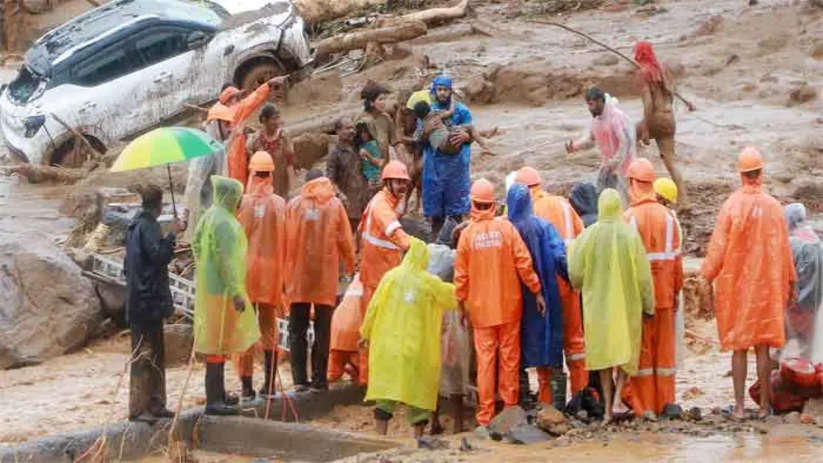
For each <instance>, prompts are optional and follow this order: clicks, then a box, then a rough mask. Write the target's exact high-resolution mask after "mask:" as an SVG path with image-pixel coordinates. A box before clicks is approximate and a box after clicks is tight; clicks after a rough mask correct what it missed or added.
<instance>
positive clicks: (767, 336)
mask: <svg viewBox="0 0 823 463" xmlns="http://www.w3.org/2000/svg"><path fill="white" fill-rule="evenodd" d="M763 167H764V164H763V158H762V156H761V155H760V152H759V151H758V150H757V149H756V148H753V147H747V148H745V149H744V150H743V151H742V152H741V153H740V155H739V156H738V158H737V171H738V172H739V173H740V179H741V181H742V184H743V185H742V186H741V187H740V188H738V189H737V191H735V192H734V193H732V195H731V196H730V197H729V199H727V200H726V202H725V203H723V206H722V207H721V208H720V213H719V215H718V217H717V225H716V227H715V229H714V232H713V233H712V238H711V241H710V243H709V249H708V252H707V255H706V260H705V261H704V262H703V267H702V268H701V274H702V275H703V277H704V278H705V280H706V281H707V282H715V285H714V290H715V291H714V307H715V313H716V315H717V332H718V336H719V339H720V345H721V347H722V349H723V350H726V351H728V350H731V351H733V352H734V353H733V354H732V377H733V380H734V399H735V406H734V411H733V414H732V416H733V417H734V418H736V419H743V418H745V415H744V413H745V411H744V410H745V409H744V397H745V396H744V393H745V382H746V367H747V362H746V354H747V352H748V350H749V349H750V348H752V347H754V348H755V351H756V353H757V377H758V380H759V381H760V384H770V381H769V377H770V374H771V369H772V364H771V359H770V358H769V348H770V347H773V348H779V347H782V346H783V344H784V343H785V341H786V334H785V328H784V315H783V312H784V311H785V310H786V307H788V306H789V303H790V302H791V299H792V290H793V288H794V283H795V281H796V280H797V277H796V275H795V271H794V264H793V263H792V252H791V248H790V246H789V236H788V231H787V228H786V219H785V217H784V216H783V208H782V207H780V203H778V202H777V200H776V199H774V198H773V197H772V196H770V195H769V194H768V193H766V192H765V191H764V190H763ZM769 389H770V388H768V387H761V388H760V412H759V415H758V416H760V417H766V416H768V415H769V414H770V413H771V408H770V405H769V404H770V397H769V392H770V391H769Z"/></svg>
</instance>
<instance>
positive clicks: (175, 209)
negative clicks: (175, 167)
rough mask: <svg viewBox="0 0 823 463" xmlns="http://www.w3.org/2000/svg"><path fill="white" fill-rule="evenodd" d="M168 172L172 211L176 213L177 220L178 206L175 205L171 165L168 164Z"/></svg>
mask: <svg viewBox="0 0 823 463" xmlns="http://www.w3.org/2000/svg"><path fill="white" fill-rule="evenodd" d="M166 172H168V174H169V190H170V191H171V209H172V211H174V219H175V220H177V205H176V204H175V203H174V184H173V183H172V181H171V165H169V164H166Z"/></svg>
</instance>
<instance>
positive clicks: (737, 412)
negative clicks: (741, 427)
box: [732, 407, 746, 421]
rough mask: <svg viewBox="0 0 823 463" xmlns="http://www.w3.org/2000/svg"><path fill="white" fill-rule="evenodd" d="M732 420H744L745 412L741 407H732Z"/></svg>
mask: <svg viewBox="0 0 823 463" xmlns="http://www.w3.org/2000/svg"><path fill="white" fill-rule="evenodd" d="M732 419H733V420H736V421H743V420H745V419H746V410H745V409H744V408H743V407H734V411H733V412H732Z"/></svg>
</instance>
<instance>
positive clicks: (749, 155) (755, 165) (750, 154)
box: [737, 146, 763, 173]
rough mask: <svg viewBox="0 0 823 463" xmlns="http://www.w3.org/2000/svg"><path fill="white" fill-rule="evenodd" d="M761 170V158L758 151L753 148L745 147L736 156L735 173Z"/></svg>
mask: <svg viewBox="0 0 823 463" xmlns="http://www.w3.org/2000/svg"><path fill="white" fill-rule="evenodd" d="M762 168H763V156H761V155H760V151H758V150H757V148H755V147H753V146H747V147H746V148H744V149H743V151H741V152H740V155H739V156H737V171H738V172H740V173H743V172H751V171H754V170H760V169H762Z"/></svg>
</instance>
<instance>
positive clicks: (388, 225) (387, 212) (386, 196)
mask: <svg viewBox="0 0 823 463" xmlns="http://www.w3.org/2000/svg"><path fill="white" fill-rule="evenodd" d="M398 204H399V201H398V199H397V198H395V197H394V195H393V194H392V193H391V191H389V189H388V188H383V189H382V190H380V191H379V192H378V193H377V194H376V195H374V197H373V198H372V200H371V201H369V204H368V206H366V210H364V211H363V218H362V219H360V225H359V226H358V231H360V233H361V236H362V238H361V239H362V245H361V247H360V249H362V258H361V261H360V280H361V281H362V282H363V286H364V288H365V290H366V292H367V293H368V292H369V289H371V290H372V291H373V290H374V289H375V288H377V285H378V283H380V279H381V278H383V275H384V274H385V273H386V272H388V271H389V270H391V269H393V268H395V267H397V266H398V265H400V262H401V261H402V260H403V252H404V251H405V250H406V249H408V248H409V236H408V235H407V234H406V232H405V231H404V230H403V227H402V226H401V225H400V222H399V220H398V218H399V214H398V213H397V211H396V208H397V207H398ZM364 299H365V298H364ZM364 302H366V303H368V301H364Z"/></svg>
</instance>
